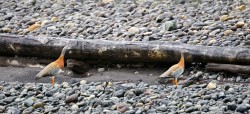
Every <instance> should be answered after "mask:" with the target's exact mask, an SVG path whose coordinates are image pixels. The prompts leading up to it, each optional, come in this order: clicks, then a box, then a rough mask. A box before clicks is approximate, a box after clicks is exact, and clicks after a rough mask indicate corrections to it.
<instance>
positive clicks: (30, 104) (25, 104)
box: [23, 98, 34, 107]
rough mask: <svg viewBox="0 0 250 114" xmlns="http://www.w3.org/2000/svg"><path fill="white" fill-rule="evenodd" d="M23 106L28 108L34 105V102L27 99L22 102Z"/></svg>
mask: <svg viewBox="0 0 250 114" xmlns="http://www.w3.org/2000/svg"><path fill="white" fill-rule="evenodd" d="M23 104H24V106H26V107H30V106H32V105H33V104H34V100H33V99H32V98H28V99H26V100H25V101H24V102H23Z"/></svg>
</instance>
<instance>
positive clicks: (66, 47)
mask: <svg viewBox="0 0 250 114" xmlns="http://www.w3.org/2000/svg"><path fill="white" fill-rule="evenodd" d="M69 49H71V47H70V46H64V47H63V50H69Z"/></svg>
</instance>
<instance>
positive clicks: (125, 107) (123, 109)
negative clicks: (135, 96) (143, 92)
mask: <svg viewBox="0 0 250 114" xmlns="http://www.w3.org/2000/svg"><path fill="white" fill-rule="evenodd" d="M128 110H129V107H128V104H126V103H120V104H118V105H117V111H119V112H121V113H124V112H126V111H128Z"/></svg>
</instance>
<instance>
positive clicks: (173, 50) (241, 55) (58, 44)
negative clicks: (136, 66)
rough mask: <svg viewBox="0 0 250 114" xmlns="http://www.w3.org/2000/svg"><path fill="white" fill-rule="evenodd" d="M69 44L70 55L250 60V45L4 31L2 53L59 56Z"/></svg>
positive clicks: (134, 59)
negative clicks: (85, 38)
mask: <svg viewBox="0 0 250 114" xmlns="http://www.w3.org/2000/svg"><path fill="white" fill-rule="evenodd" d="M65 45H71V46H73V49H72V53H70V54H68V53H67V54H66V58H72V59H79V60H100V61H111V62H177V61H179V59H180V51H181V50H187V51H188V53H185V59H186V62H202V63H207V62H213V63H234V64H250V49H247V48H238V47H235V48H232V47H212V46H210V47H208V46H195V45H189V44H182V43H176V42H164V41H150V42H132V41H107V40H81V39H67V38H53V37H41V36H40V37H39V36H14V35H6V34H0V55H2V56H14V55H17V56H28V57H49V58H57V57H58V56H59V55H60V52H61V49H62V47H63V46H65Z"/></svg>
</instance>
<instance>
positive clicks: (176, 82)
mask: <svg viewBox="0 0 250 114" xmlns="http://www.w3.org/2000/svg"><path fill="white" fill-rule="evenodd" d="M175 85H176V86H178V80H177V78H175Z"/></svg>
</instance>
